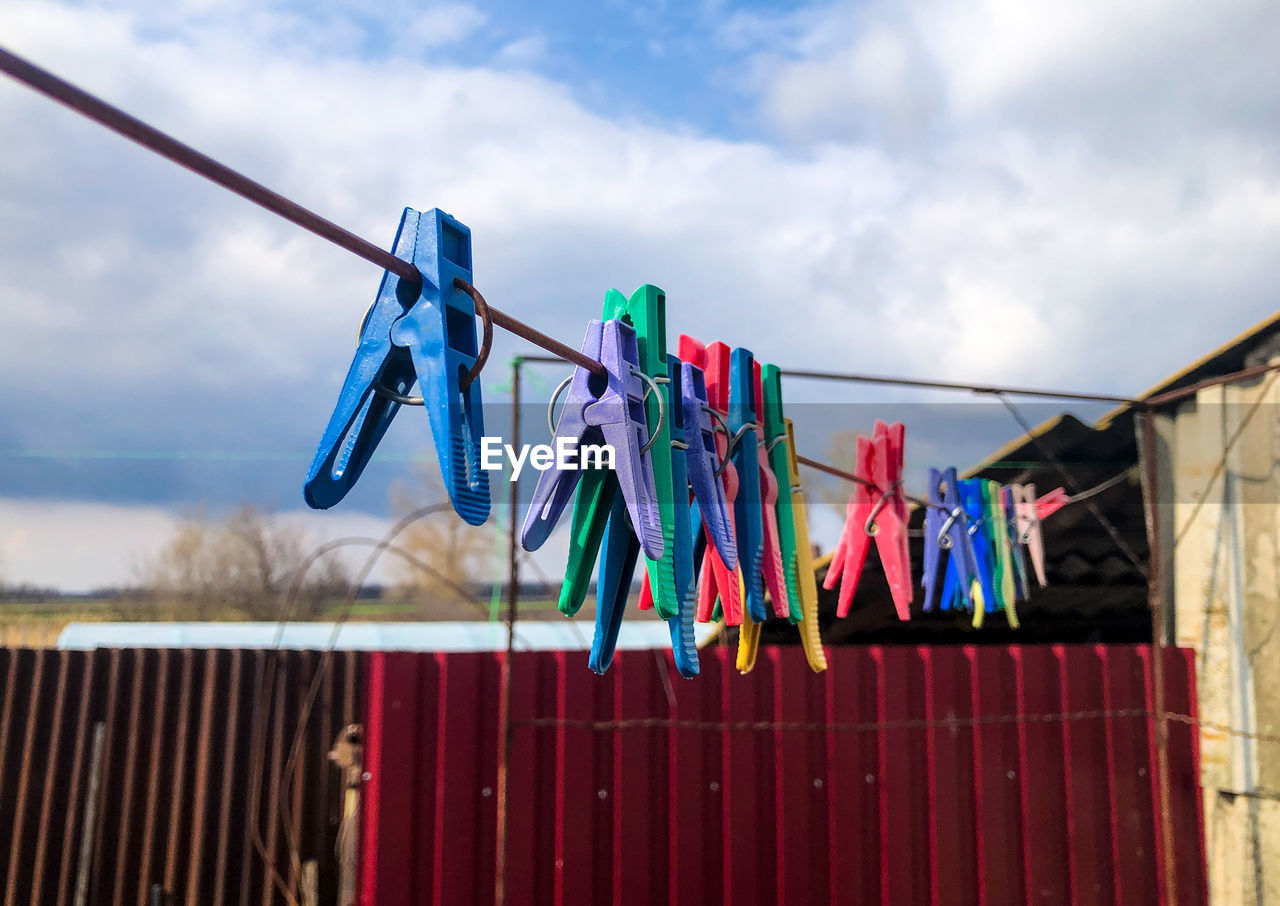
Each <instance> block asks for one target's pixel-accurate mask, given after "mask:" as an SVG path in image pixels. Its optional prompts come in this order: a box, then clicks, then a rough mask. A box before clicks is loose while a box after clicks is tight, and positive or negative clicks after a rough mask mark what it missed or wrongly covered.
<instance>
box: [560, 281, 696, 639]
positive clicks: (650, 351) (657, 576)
mask: <svg viewBox="0 0 1280 906" xmlns="http://www.w3.org/2000/svg"><path fill="white" fill-rule="evenodd" d="M604 318H605V320H608V319H610V318H621V319H622V320H624V321H626V322H627V323H628V324H630V325H631V326H632V327H634V328H635V331H636V339H637V340H638V341H639V345H640V369H641V370H642V371H643V372H644V373H645V374H647V375H648V376H649V377H651V378H653V379H654V381H655V382H656V383H657V384H658V385H659V387H660V388H661V390H662V393H663V400H662V401H661V402H659V400H658V398H657V396H656V394H650V395H649V398H648V399H647V400H646V401H645V417H646V419H647V421H648V422H649V430H650V432H654V431H655V430H656V433H657V439H656V440H655V441H654V447H653V448H654V450H655V451H656V450H664V451H665V450H670V449H671V419H670V418H661V417H660V415H661V413H662V410H663V408H665V409H666V411H667V412H670V411H671V408H670V407H671V406H672V405H677V406H678V405H680V401H679V400H676V401H674V403H673V401H672V400H671V388H670V383H669V378H668V377H667V294H666V293H664V292H663V291H662V290H661V289H659V288H658V287H656V286H654V285H653V284H652V283H646V284H645V285H644V286H642V287H640V288H639V289H637V290H636V291H635V292H633V293H632V294H631V298H629V299H628V298H627V297H626V296H624V295H623V294H622V293H620V292H618V290H616V289H611V290H609V292H607V293H606V294H605V297H604ZM651 436H652V435H651ZM583 478H584V479H585V478H586V476H583ZM653 483H654V490H655V491H656V492H657V495H658V501H659V511H660V513H661V517H662V543H663V548H662V550H663V554H662V559H661V560H656V561H655V560H650V559H649V558H648V557H645V559H644V562H645V567H646V568H647V569H648V570H649V588H650V590H651V591H652V592H653V608H654V610H656V611H657V612H658V615H659V616H660V617H662V618H663V619H664V620H670V619H672V618H674V617H675V616H676V615H677V614H678V613H679V607H680V598H679V596H678V595H677V593H676V571H675V541H674V539H675V519H676V515H675V514H676V508H675V507H674V506H673V505H672V503H671V502H670V501H674V500H675V494H674V491H673V489H672V481H671V457H670V456H669V455H661V456H659V455H655V456H654V457H653ZM681 493H683V494H686V495H687V494H688V493H689V492H688V489H687V488H682V489H681ZM604 512H605V513H606V515H607V513H608V510H607V508H606V509H605V510H604ZM574 514H575V516H576V514H577V510H576V508H575V510H574ZM575 524H576V523H575ZM584 593H585V586H584Z"/></svg>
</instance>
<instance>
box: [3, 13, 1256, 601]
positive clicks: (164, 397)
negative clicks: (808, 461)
mask: <svg viewBox="0 0 1280 906" xmlns="http://www.w3.org/2000/svg"><path fill="white" fill-rule="evenodd" d="M0 45H3V46H5V47H7V48H8V49H10V50H12V51H14V52H16V53H19V54H21V55H24V56H26V57H27V58H29V59H30V60H32V61H34V62H36V63H38V64H39V65H41V66H44V67H46V68H48V69H50V70H51V71H53V72H55V73H57V74H58V75H60V76H62V77H64V78H66V79H69V80H70V81H72V82H74V83H76V84H78V85H80V86H81V87H84V88H86V89H87V90H90V91H92V92H94V93H96V94H98V95H100V96H102V97H103V98H105V99H107V100H109V101H110V102H112V103H114V104H117V105H119V106H121V107H123V108H124V109H125V110H127V111H129V112H131V113H133V114H134V115H136V116H139V117H141V118H143V119H145V120H147V121H149V122H151V123H153V124H155V125H156V126H158V127H159V128H161V129H164V130H166V131H168V132H170V133H171V134H173V135H175V136H176V137H178V138H180V139H182V140H184V141H186V142H188V143H190V144H193V145H195V146H196V147H197V148H199V149H201V150H203V151H205V152H206V153H209V154H210V155H212V156H214V157H216V158H218V159H220V160H222V161H224V162H226V163H228V164H229V165H231V166H233V167H235V168H237V169H239V170H241V171H242V172H244V173H246V174H248V175H250V176H251V177H253V178H255V179H258V180H259V181H262V182H264V183H266V184H267V185H269V186H271V187H273V188H276V189H277V190H279V191H280V192H282V193H283V194H285V195H286V196H288V197H290V198H293V199H295V200H297V201H298V202H300V203H302V204H304V205H306V206H308V207H310V208H312V209H313V210H316V211H317V212H319V213H321V214H322V215H324V216H326V217H328V218H330V219H333V220H335V221H337V222H339V223H341V224H343V225H344V226H346V227H348V228H349V229H351V230H352V231H354V232H355V233H357V234H359V235H361V236H364V237H366V238H369V239H370V240H371V241H374V242H376V243H378V244H381V245H383V246H384V247H386V246H389V245H390V243H391V239H392V237H393V236H394V232H395V226H396V223H397V222H398V220H399V215H400V211H401V210H402V209H403V207H405V206H406V205H410V206H413V207H416V208H418V209H420V210H425V209H428V208H431V207H439V208H442V209H444V210H446V211H449V212H450V213H452V214H453V215H454V216H455V217H457V218H459V219H460V220H461V221H463V222H464V223H466V224H467V225H468V226H469V227H470V228H471V230H472V237H473V238H472V241H473V254H474V261H475V278H476V284H477V286H479V287H480V288H481V289H482V291H483V292H484V293H485V296H486V298H488V299H489V300H490V301H491V302H492V303H493V304H495V305H497V306H499V307H500V308H502V309H503V310H504V311H507V312H508V313H511V314H513V315H516V316H517V317H520V318H522V319H524V320H526V321H528V322H530V323H532V324H534V325H535V326H537V327H539V328H540V329H542V330H544V331H546V332H548V333H550V334H552V335H554V336H556V337H559V338H561V339H563V340H565V341H566V342H568V343H570V344H571V345H577V343H578V342H579V340H580V337H581V335H582V332H583V329H584V326H585V322H586V320H587V319H589V318H590V317H593V316H596V315H597V312H598V311H599V306H600V301H601V299H602V298H603V295H604V291H605V290H606V289H608V288H609V287H613V286H616V287H619V288H621V289H623V290H624V291H626V292H629V291H630V290H631V289H633V288H634V287H635V286H638V285H639V284H641V283H645V282H652V283H656V284H658V285H660V286H662V287H663V288H664V290H665V291H666V293H667V298H668V306H669V308H668V322H669V325H670V329H669V333H670V337H671V339H672V341H673V342H674V337H675V335H676V334H677V333H679V332H686V333H690V334H693V335H695V336H699V337H702V338H703V339H707V340H710V339H715V338H720V339H723V340H725V341H726V342H729V343H730V344H731V345H743V346H747V347H749V348H751V349H753V350H754V351H755V352H756V354H757V357H758V358H760V359H762V360H765V361H774V362H778V363H779V364H781V365H783V367H784V368H785V367H786V366H787V365H788V364H792V365H793V366H795V367H808V368H824V369H833V370H857V371H862V372H880V373H891V374H905V375H913V376H920V377H940V378H945V379H950V380H973V381H990V382H1001V381H1002V382H1008V383H1015V384H1032V385H1039V386H1056V387H1064V388H1072V389H1079V390H1095V391H1099V392H1104V393H1120V394H1135V393H1138V392H1140V391H1142V390H1143V389H1145V388H1146V387H1148V386H1150V385H1152V384H1154V383H1156V382H1157V381H1159V380H1160V379H1161V378H1162V377H1164V376H1165V375H1167V374H1169V373H1171V372H1173V371H1176V370H1177V369H1179V368H1180V367H1182V366H1183V365H1184V364H1186V363H1187V362H1189V361H1190V360H1192V359H1194V358H1196V357H1198V356H1200V355H1202V354H1204V353H1206V352H1208V351H1209V350H1211V349H1212V348H1214V347H1215V346H1217V345H1218V344H1220V343H1222V342H1224V341H1226V340H1227V339H1229V338H1231V337H1232V336H1234V335H1236V334H1238V333H1240V332H1241V331H1243V330H1246V329H1247V328H1249V327H1250V326H1251V325H1253V324H1254V323H1255V322H1257V321H1259V320H1261V319H1262V318H1264V317H1266V316H1268V315H1270V314H1272V313H1273V311H1274V310H1275V308H1276V296H1275V292H1274V288H1275V287H1276V286H1277V284H1278V283H1280V279H1278V278H1280V254H1277V243H1278V240H1280V147H1278V145H1277V130H1280V56H1277V55H1276V54H1275V53H1274V48H1275V47H1277V46H1280V6H1278V5H1277V4H1274V3H1267V2H1253V0H1222V2H1218V3H1214V4H1204V3H1195V2H1190V0H1163V2H1147V0H1136V2H1130V3H1125V4H1115V3H1110V2H1101V0H1080V2H1076V3H1071V4H1062V3H1048V2H1040V0H963V2H962V0H905V2H904V0H899V2H892V3H891V2H881V0H862V2H856V3H848V2H838V0H837V2H817V3H813V4H805V3H800V4H776V3H731V2H727V0H706V2H702V3H698V2H686V3H666V2H655V3H640V4H624V3H618V2H603V3H592V4H585V3H584V4H580V5H570V4H555V3H543V4H527V3H517V2H514V0H510V2H494V3H485V2H476V3H463V2H447V3H437V4H430V3H427V4H424V3H407V2H403V0H392V2H383V3H378V4H363V3H355V2H344V0H317V2H306V3H303V2H256V0H255V2H235V0H232V2H225V3H215V2H210V0H185V2H184V0H177V2H174V0H165V2H163V3H162V2H136V3H110V4H94V3H85V4H77V3H62V2H52V0H38V2H27V0H6V2H5V3H4V4H3V5H2V6H0ZM0 149H2V151H3V153H0V578H3V580H5V581H8V582H22V581H26V582H34V583H38V584H45V585H54V586H58V587H61V588H65V589H72V590H82V589H88V588H91V587H94V586H98V585H106V584H113V583H119V582H127V581H129V579H130V577H131V576H132V575H134V574H135V570H136V564H137V563H138V562H139V559H140V558H145V557H146V556H148V554H149V552H150V551H152V550H154V549H155V548H156V547H157V546H158V545H159V544H161V543H163V541H164V539H165V538H166V537H167V534H168V532H170V531H171V530H172V526H173V524H174V520H175V519H176V518H179V517H180V516H181V515H182V514H183V513H184V512H188V511H190V510H191V509H192V508H193V507H196V506H201V505H203V506H205V507H206V508H208V509H209V510H210V511H212V512H219V511H221V510H223V509H226V508H229V507H233V506H235V505H237V504H239V503H242V502H246V501H252V502H255V503H258V504H259V505H262V506H264V507H268V508H270V509H272V510H274V511H277V512H279V513H280V514H282V518H287V519H289V520H293V521H295V522H297V524H298V525H300V526H302V527H303V528H304V530H305V531H307V532H308V533H309V534H310V535H311V536H312V537H314V538H315V539H316V540H320V539H323V538H329V537H335V536H337V535H342V534H348V533H351V532H355V533H360V534H363V533H366V532H369V531H376V530H378V529H379V528H380V527H381V526H384V525H386V524H387V519H388V516H389V515H391V513H392V507H391V503H390V500H389V492H390V489H391V487H392V486H393V485H394V483H395V482H397V481H405V480H411V479H412V476H413V474H414V471H415V469H421V468H423V461H424V460H429V459H430V456H431V454H430V452H429V451H430V449H431V442H430V435H429V431H428V429H427V426H426V423H425V418H423V417H422V413H421V412H413V411H406V412H402V413H401V414H400V415H399V416H398V418H397V421H396V423H395V424H394V425H393V427H392V430H391V431H390V432H389V434H388V437H387V439H386V440H385V441H384V442H383V444H382V446H381V447H380V448H379V451H378V454H377V456H376V457H375V461H374V464H373V465H371V466H370V468H369V470H368V472H367V474H366V475H365V477H364V478H363V479H362V480H361V482H360V484H359V485H358V486H357V488H356V489H355V490H354V491H353V492H352V493H351V495H349V497H348V498H347V500H346V501H344V502H343V503H342V504H341V505H340V506H339V507H337V508H335V509H334V510H331V511H327V512H323V513H319V512H310V511H306V510H305V507H304V505H303V502H302V498H301V484H302V479H303V477H304V475H305V471H306V467H307V465H308V464H309V462H310V459H311V456H312V452H313V451H314V448H315V444H316V442H317V441H318V439H319V436H320V433H321V430H322V429H323V427H324V424H325V422H326V421H327V418H328V415H329V412H330V410H331V407H332V405H333V403H334V401H335V399H336V396H337V392H338V389H339V388H340V386H341V382H342V379H343V376H344V374H345V372H346V369H347V367H348V365H349V363H350V361H351V356H352V353H353V351H354V340H355V336H356V332H357V328H358V326H359V323H360V318H361V316H362V315H363V313H364V310H365V308H366V307H367V306H368V304H369V302H370V301H371V299H372V298H373V295H374V292H375V290H376V287H377V282H378V279H379V276H380V275H379V274H378V273H377V272H376V268H375V267H374V266H372V265H370V264H368V263H367V262H365V261H363V260H361V259H358V258H355V257H354V256H352V255H350V254H348V253H346V252H343V251H341V250H339V249H336V248H334V247H333V246H330V245H328V244H327V243H325V242H324V241H322V240H320V239H318V238H315V237H313V236H310V235H309V234H306V233H304V232H302V231H300V230H298V229H296V228H294V227H292V226H291V225H289V224H287V223H284V222H282V221H280V220H278V219H276V218H274V217H273V216H272V215H270V214H267V213H266V212H263V211H261V210H259V209H257V208H256V207H254V206H252V205H250V204H248V203H246V202H244V201H243V200H241V199H239V198H236V197H234V196H232V195H230V194H229V193H226V192H225V191H223V190H220V189H218V188H216V187H214V186H212V185H211V184H208V183H206V182H204V181H203V180H201V179H199V178H197V177H194V176H192V175H191V174H189V173H187V172H185V171H183V170H181V169H179V168H177V167H175V166H173V165H172V164H170V163H168V162H166V161H164V160H161V159H159V158H157V157H155V156H154V155H151V154H149V153H147V152H145V151H143V150H142V149H140V148H138V147H137V146H135V145H132V144H131V143H129V142H126V141H124V140H122V139H120V138H119V137H117V136H115V135H113V134H110V133H108V132H106V131H105V130H103V129H102V128H101V127H98V126H96V125H94V124H92V123H89V122H87V121H85V120H83V119H82V118H80V117H78V116H76V115H74V114H72V113H71V112H69V111H67V110H65V109H63V108H61V107H59V106H57V105H56V104H53V103H51V102H49V101H48V100H46V99H44V98H42V97H39V96H37V95H36V94H34V93H32V92H31V91H30V90H28V89H26V88H23V87H21V86H19V85H17V84H16V83H13V82H11V81H9V80H7V79H0ZM521 351H531V350H529V348H528V347H527V346H525V345H524V344H523V343H522V342H521V341H519V340H515V339H513V338H511V337H508V336H505V335H500V336H499V338H498V341H497V342H496V343H495V347H494V354H493V359H492V361H493V363H494V364H491V366H490V367H489V368H488V369H487V370H486V373H485V375H484V376H483V378H482V380H483V382H484V388H485V394H486V397H487V399H488V400H490V401H491V409H490V412H491V414H490V424H491V425H493V424H495V423H496V424H503V423H505V416H504V415H503V412H504V411H505V410H503V409H502V408H501V404H502V403H503V402H505V398H504V395H503V388H504V387H505V385H506V382H507V380H508V378H507V373H506V368H505V365H504V363H505V362H506V361H508V360H509V358H510V356H511V355H512V354H514V353H516V352H521ZM564 373H565V372H564V370H563V369H559V370H557V369H554V368H546V369H542V370H541V371H540V372H539V374H538V376H536V377H532V378H531V379H530V382H531V384H532V391H533V392H532V395H533V396H535V397H536V396H538V395H539V394H540V395H541V397H542V398H545V397H546V395H547V393H548V391H549V389H550V387H552V386H554V384H555V383H556V381H558V379H559V377H561V376H562V375H563V374H564ZM792 386H794V389H791V388H792ZM788 388H789V389H788V391H787V392H788V399H795V400H796V401H798V402H802V403H815V404H819V403H820V404H825V405H846V404H848V405H856V406H857V407H858V408H857V409H856V411H857V412H858V413H860V415H859V416H858V418H861V414H863V413H866V412H869V411H870V408H869V407H875V406H877V405H884V406H892V405H895V404H899V403H904V402H911V401H916V400H922V401H934V402H937V401H938V399H939V398H938V397H936V396H929V397H926V396H921V395H920V394H918V393H909V392H907V391H900V390H892V389H885V388H880V387H876V388H851V387H844V386H840V387H818V386H815V385H806V386H801V385H799V384H795V385H788ZM963 404H964V405H965V406H969V407H972V406H973V404H972V403H971V402H970V401H969V400H968V399H967V398H966V399H964V400H963ZM851 411H853V410H851ZM966 411H968V410H966ZM1055 411H1056V410H1055ZM974 418H975V419H977V416H974ZM1004 419H1005V420H1004V421H1003V422H999V423H998V424H997V421H995V420H993V419H988V420H987V421H985V422H984V424H987V423H989V425H990V431H989V432H988V433H985V434H983V435H982V438H981V442H978V439H977V438H976V437H975V435H974V432H972V431H966V430H965V429H964V428H963V425H962V424H961V425H960V427H957V422H958V421H960V422H962V421H963V420H958V419H957V418H956V417H954V416H953V417H952V418H950V419H942V422H945V423H946V425H947V427H946V430H947V431H949V432H950V434H949V435H947V436H948V437H952V438H953V440H954V448H953V449H952V450H951V451H950V455H951V456H952V458H953V460H954V461H955V463H956V464H957V465H961V466H964V465H967V464H969V463H970V462H972V461H973V460H975V459H976V458H978V457H980V456H981V455H982V454H983V453H984V452H985V451H986V450H988V449H991V448H993V447H995V446H998V445H999V444H1000V443H1001V442H1003V441H1004V440H1007V439H1009V438H1010V437H1014V436H1016V435H1017V434H1018V430H1017V428H1016V425H1014V424H1013V423H1012V422H1011V421H1010V420H1009V419H1008V418H1007V416H1004ZM855 420H857V419H855ZM833 427H838V426H833ZM909 430H911V431H915V428H909ZM491 433H496V432H491ZM913 436H915V435H914V434H912V435H909V443H910V438H911V437H913ZM943 439H944V440H945V437H944V438H943ZM814 442H815V443H819V442H820V441H819V440H815V441H814ZM931 443H934V444H940V443H941V440H939V439H938V438H937V437H934V439H933V440H932V441H931ZM930 449H931V450H932V447H931V448H930ZM427 465H429V462H428V463H427ZM552 568H554V564H553V567H552Z"/></svg>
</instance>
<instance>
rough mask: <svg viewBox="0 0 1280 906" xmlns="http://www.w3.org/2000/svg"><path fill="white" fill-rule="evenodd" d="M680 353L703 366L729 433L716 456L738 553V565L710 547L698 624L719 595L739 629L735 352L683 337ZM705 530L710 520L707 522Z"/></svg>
mask: <svg viewBox="0 0 1280 906" xmlns="http://www.w3.org/2000/svg"><path fill="white" fill-rule="evenodd" d="M680 353H681V356H680V357H681V358H682V359H683V360H684V361H687V362H691V363H692V364H694V365H699V366H700V367H702V369H703V372H704V375H705V378H706V384H707V402H708V404H709V405H710V407H711V409H712V411H713V412H715V413H716V415H717V416H719V418H720V420H721V421H722V422H723V423H724V424H725V430H726V433H724V434H721V433H716V434H715V445H716V457H717V459H718V460H719V461H720V463H721V467H722V469H723V471H722V472H721V475H720V483H721V485H722V486H723V487H724V496H725V503H726V505H727V506H728V516H729V528H730V529H731V530H732V531H733V533H734V539H735V540H734V550H735V553H737V554H738V556H737V562H736V563H734V564H732V565H730V564H728V563H725V561H724V558H723V557H722V556H721V555H720V552H719V550H717V549H716V547H715V545H708V546H707V549H706V553H705V554H704V555H703V560H702V570H701V577H700V581H699V585H698V615H697V618H698V621H699V622H702V623H706V622H709V621H710V620H712V619H713V616H714V611H715V605H716V597H717V595H718V596H719V599H720V606H721V610H722V612H723V615H724V622H725V625H726V626H738V625H740V624H741V623H742V598H743V595H744V589H743V582H742V571H741V569H740V567H741V565H742V562H741V561H742V556H741V550H740V548H739V547H738V545H737V528H736V521H735V516H734V512H735V510H736V501H737V498H738V488H739V482H738V470H737V467H736V466H734V464H733V460H732V458H731V457H730V456H729V440H730V438H729V436H728V434H727V432H728V421H727V419H728V415H729V376H730V360H731V353H730V351H729V347H728V346H726V345H725V344H724V343H711V344H710V345H709V346H706V347H704V346H703V345H702V344H701V343H700V342H698V341H697V340H695V339H693V338H692V337H688V336H684V335H681V337H680ZM703 526H704V530H705V527H706V520H705V519H704V520H703Z"/></svg>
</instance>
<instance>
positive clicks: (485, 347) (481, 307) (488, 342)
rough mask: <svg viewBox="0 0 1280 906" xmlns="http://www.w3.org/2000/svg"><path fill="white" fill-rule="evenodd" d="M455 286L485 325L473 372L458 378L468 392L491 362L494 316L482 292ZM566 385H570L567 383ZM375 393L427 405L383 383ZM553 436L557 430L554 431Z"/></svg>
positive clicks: (404, 403) (455, 281)
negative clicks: (467, 299) (468, 298)
mask: <svg viewBox="0 0 1280 906" xmlns="http://www.w3.org/2000/svg"><path fill="white" fill-rule="evenodd" d="M453 285H454V286H455V287H457V288H458V289H460V290H462V291H463V292H464V293H466V294H467V295H468V296H470V297H471V300H472V301H473V302H475V304H476V314H478V315H479V316H480V320H481V321H482V322H483V323H484V337H483V339H482V340H481V342H480V351H479V352H478V353H476V363H475V364H474V365H472V366H471V370H470V371H468V372H467V373H466V374H464V375H463V376H462V377H460V378H458V389H459V390H466V389H467V388H468V387H470V386H471V382H472V381H474V380H475V379H476V378H478V377H479V376H480V372H481V371H482V370H484V366H485V363H486V362H488V361H489V349H490V347H492V346H493V316H492V315H490V314H489V303H488V302H486V301H485V300H484V296H482V295H481V294H480V290H478V289H476V288H475V287H474V286H472V285H471V284H470V283H468V282H467V281H466V280H463V279H462V278H461V277H454V278H453ZM376 304H377V300H376V299H375V300H374V301H373V304H371V305H370V306H369V310H368V311H367V312H365V313H364V320H363V321H361V322H360V331H359V333H358V334H357V336H363V335H364V326H365V324H366V323H368V321H369V315H370V314H372V312H373V306H374V305H376ZM565 383H568V382H567V381H566V382H565ZM373 392H374V393H376V394H378V396H381V397H383V398H384V399H389V400H391V402H393V403H399V404H400V405H402V406H425V405H426V403H425V402H424V401H423V399H422V397H420V396H406V395H405V394H403V393H396V392H395V391H394V390H391V389H390V388H388V387H384V386H383V385H382V382H381V381H374V382H373ZM551 433H552V434H554V433H555V429H552V431H551Z"/></svg>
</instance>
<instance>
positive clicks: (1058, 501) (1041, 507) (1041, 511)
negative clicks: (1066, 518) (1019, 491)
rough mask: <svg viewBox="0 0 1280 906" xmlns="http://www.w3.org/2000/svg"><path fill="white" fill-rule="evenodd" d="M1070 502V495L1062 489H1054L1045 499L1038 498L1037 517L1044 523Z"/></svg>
mask: <svg viewBox="0 0 1280 906" xmlns="http://www.w3.org/2000/svg"><path fill="white" fill-rule="evenodd" d="M1070 502H1071V495H1070V494H1068V493H1067V492H1066V491H1065V490H1064V489H1062V488H1054V489H1053V490H1052V491H1050V492H1049V493H1048V494H1045V495H1044V496H1043V497H1038V498H1036V517H1037V518H1038V519H1040V520H1041V521H1044V520H1045V519H1048V518H1049V517H1050V516H1052V515H1053V514H1054V513H1056V512H1058V510H1060V509H1062V508H1063V507H1064V506H1066V505H1067V504H1069V503H1070Z"/></svg>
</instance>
